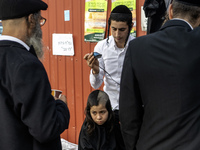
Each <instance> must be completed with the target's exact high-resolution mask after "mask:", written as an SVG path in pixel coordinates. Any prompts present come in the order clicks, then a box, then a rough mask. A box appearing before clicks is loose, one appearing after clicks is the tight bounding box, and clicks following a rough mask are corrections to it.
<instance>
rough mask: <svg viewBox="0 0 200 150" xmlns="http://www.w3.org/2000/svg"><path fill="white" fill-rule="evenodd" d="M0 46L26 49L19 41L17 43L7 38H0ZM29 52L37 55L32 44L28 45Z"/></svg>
mask: <svg viewBox="0 0 200 150" xmlns="http://www.w3.org/2000/svg"><path fill="white" fill-rule="evenodd" d="M0 47H17V48H20V49H23V50H26V51H27V49H26V48H25V47H24V46H23V45H21V44H20V43H17V42H15V41H9V40H0ZM29 52H30V53H31V54H33V55H34V56H35V57H37V55H36V53H35V49H34V47H33V46H32V45H31V47H30V50H29Z"/></svg>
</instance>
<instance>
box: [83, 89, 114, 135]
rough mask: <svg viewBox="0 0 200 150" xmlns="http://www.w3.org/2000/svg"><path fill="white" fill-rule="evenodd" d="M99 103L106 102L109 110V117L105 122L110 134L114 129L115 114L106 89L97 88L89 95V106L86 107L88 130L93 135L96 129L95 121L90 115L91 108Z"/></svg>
mask: <svg viewBox="0 0 200 150" xmlns="http://www.w3.org/2000/svg"><path fill="white" fill-rule="evenodd" d="M99 104H104V105H105V107H106V109H107V111H108V119H107V121H106V122H105V123H106V127H107V129H106V130H107V133H108V134H109V133H110V132H111V131H112V129H113V123H114V115H113V111H112V107H111V104H110V99H109V97H108V95H107V94H106V93H105V92H104V91H101V90H95V91H93V92H91V93H90V95H89V96H88V101H87V106H86V108H85V115H86V121H87V127H88V130H87V132H88V134H89V135H92V133H93V131H94V130H95V122H94V121H93V119H92V117H91V115H90V108H91V107H92V106H97V105H99Z"/></svg>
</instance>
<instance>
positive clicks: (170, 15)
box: [168, 4, 173, 19]
mask: <svg viewBox="0 0 200 150" xmlns="http://www.w3.org/2000/svg"><path fill="white" fill-rule="evenodd" d="M168 11H169V19H172V18H173V7H172V4H170V5H169V10H168Z"/></svg>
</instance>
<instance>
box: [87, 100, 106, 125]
mask: <svg viewBox="0 0 200 150" xmlns="http://www.w3.org/2000/svg"><path fill="white" fill-rule="evenodd" d="M90 115H91V117H92V119H93V120H94V122H95V123H96V124H98V125H103V124H104V123H105V122H106V120H107V119H108V110H107V109H106V107H105V105H102V104H99V105H98V106H92V107H91V108H90Z"/></svg>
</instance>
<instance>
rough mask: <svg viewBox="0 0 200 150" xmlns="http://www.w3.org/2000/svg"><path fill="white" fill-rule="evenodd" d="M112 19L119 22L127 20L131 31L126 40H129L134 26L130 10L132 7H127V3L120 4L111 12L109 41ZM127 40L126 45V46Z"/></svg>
mask: <svg viewBox="0 0 200 150" xmlns="http://www.w3.org/2000/svg"><path fill="white" fill-rule="evenodd" d="M111 20H113V21H117V22H126V23H127V25H128V27H129V33H128V36H127V39H126V42H127V40H128V37H129V35H130V32H131V28H132V13H131V11H130V9H129V8H128V7H126V6H125V5H119V6H116V7H115V8H114V9H113V10H112V12H111V14H110V18H109V19H108V34H107V43H109V42H108V41H109V34H110V25H111ZM126 42H125V45H124V46H126Z"/></svg>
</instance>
